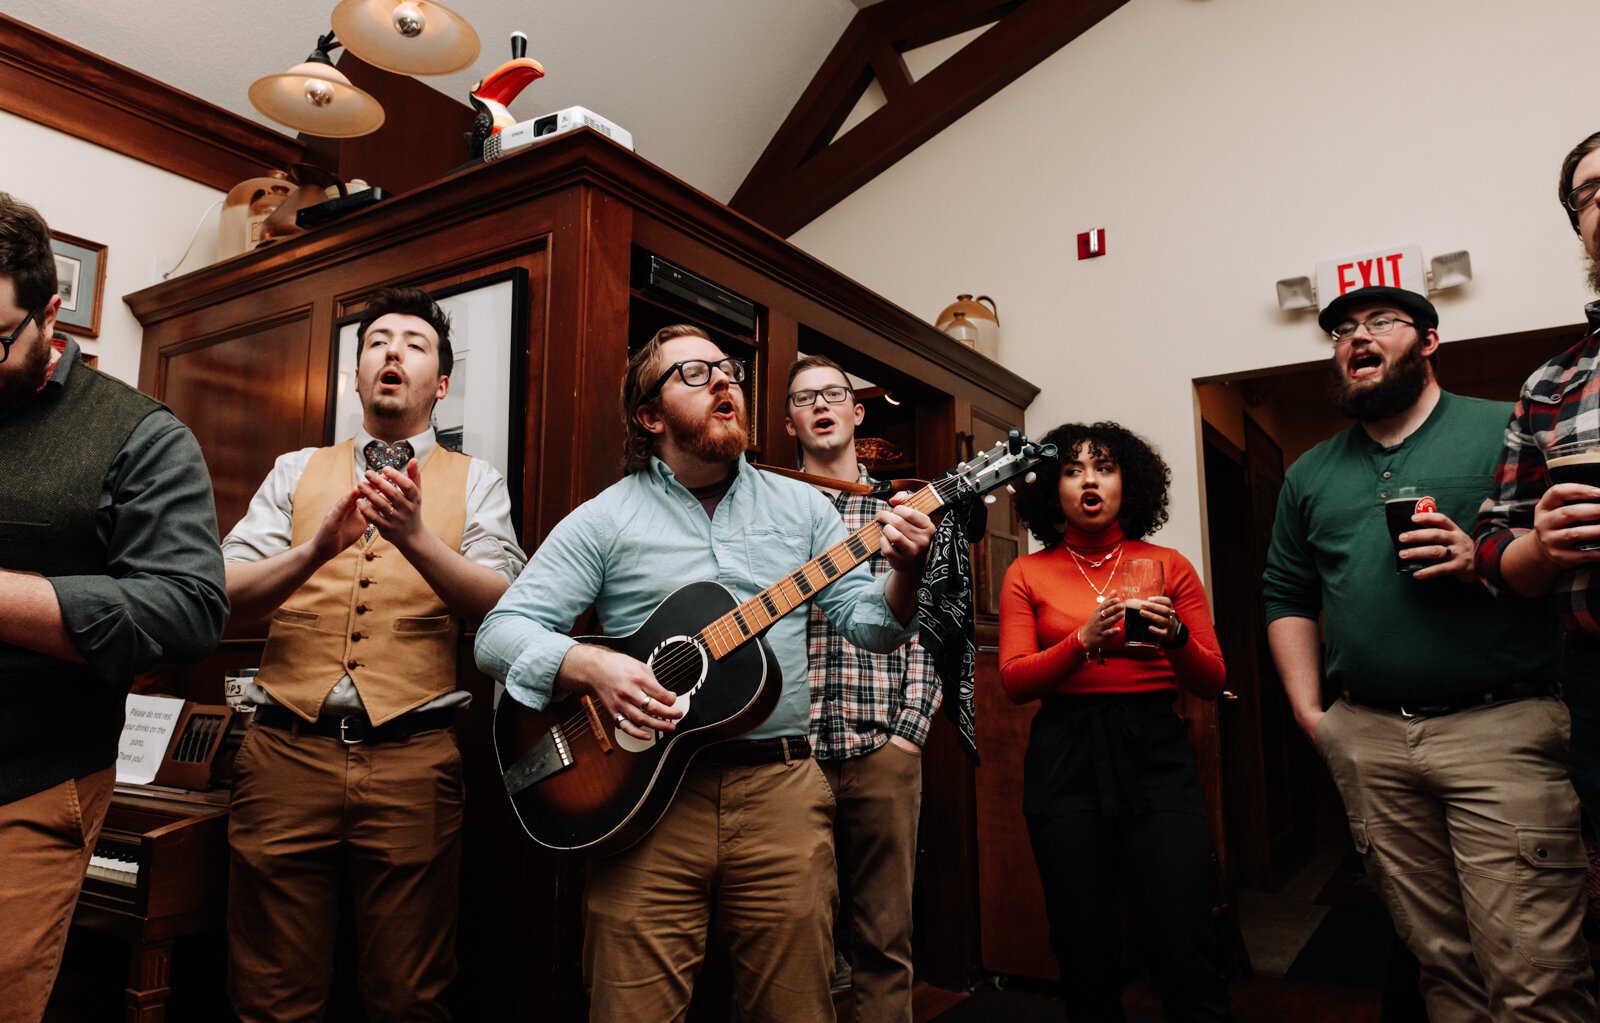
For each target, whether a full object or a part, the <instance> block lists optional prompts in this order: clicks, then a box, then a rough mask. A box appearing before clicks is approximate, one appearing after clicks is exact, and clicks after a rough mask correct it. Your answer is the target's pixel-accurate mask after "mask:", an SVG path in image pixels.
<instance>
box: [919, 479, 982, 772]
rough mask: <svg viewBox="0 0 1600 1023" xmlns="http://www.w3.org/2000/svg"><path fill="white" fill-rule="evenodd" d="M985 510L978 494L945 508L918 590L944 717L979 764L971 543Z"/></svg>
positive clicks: (924, 644) (926, 644)
mask: <svg viewBox="0 0 1600 1023" xmlns="http://www.w3.org/2000/svg"><path fill="white" fill-rule="evenodd" d="M988 518H989V516H988V514H987V509H986V508H985V507H984V504H983V501H982V500H980V499H979V497H978V495H977V494H976V493H971V492H967V493H963V494H961V495H960V497H959V498H957V499H956V500H953V501H951V502H950V503H948V504H947V505H946V507H945V513H944V518H943V519H942V520H941V521H940V523H939V527H938V529H937V530H935V532H934V534H933V542H932V543H930V544H929V545H928V567H927V570H926V571H924V572H923V574H922V585H921V586H919V587H917V620H918V622H919V623H920V624H921V626H922V632H921V636H920V637H919V638H920V640H921V642H922V648H923V649H924V650H926V651H927V652H928V656H929V657H931V658H932V659H933V666H934V669H935V670H936V671H937V672H938V673H939V680H940V682H942V683H943V684H944V712H945V713H946V714H947V715H949V717H950V720H951V721H952V722H954V723H955V726H956V736H957V738H959V739H960V740H961V748H962V749H964V750H966V753H967V756H969V757H971V758H972V762H973V763H974V764H977V763H978V729H977V718H976V716H975V715H974V713H973V706H972V690H973V681H972V680H973V665H974V662H975V658H976V656H977V647H976V646H975V645H974V643H973V639H972V607H973V589H972V546H971V545H972V543H973V542H974V541H975V540H978V539H980V538H981V537H982V536H983V530H984V525H985V524H986V523H987V521H988Z"/></svg>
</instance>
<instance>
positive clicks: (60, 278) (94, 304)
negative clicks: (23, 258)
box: [50, 231, 106, 337]
mask: <svg viewBox="0 0 1600 1023" xmlns="http://www.w3.org/2000/svg"><path fill="white" fill-rule="evenodd" d="M50 249H51V251H53V252H54V253H55V256H56V293H57V294H59V295H60V296H61V312H60V313H59V314H57V316H56V327H57V329H59V330H64V331H66V332H67V333H69V334H77V335H78V336H80V337H99V336H100V306H101V303H102V301H103V300H104V298H105V291H106V247H105V246H104V245H96V244H95V243H94V242H91V241H85V240H84V239H82V238H76V237H74V236H72V235H70V234H62V233H61V232H60V231H51V232H50Z"/></svg>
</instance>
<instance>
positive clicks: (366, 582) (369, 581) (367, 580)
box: [361, 579, 372, 586]
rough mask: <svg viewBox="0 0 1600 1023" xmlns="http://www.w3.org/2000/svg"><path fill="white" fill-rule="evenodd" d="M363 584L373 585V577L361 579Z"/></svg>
mask: <svg viewBox="0 0 1600 1023" xmlns="http://www.w3.org/2000/svg"><path fill="white" fill-rule="evenodd" d="M361 585H362V586H371V585H372V580H371V579H363V580H361Z"/></svg>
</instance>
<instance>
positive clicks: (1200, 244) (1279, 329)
mask: <svg viewBox="0 0 1600 1023" xmlns="http://www.w3.org/2000/svg"><path fill="white" fill-rule="evenodd" d="M1596 29H1600V9H1597V8H1595V7H1594V5H1593V4H1592V3H1591V2H1589V0H1542V2H1540V3H1533V4H1505V3H1500V2H1494V0H1406V2H1403V3H1396V2H1394V0H1341V2H1339V3H1314V2H1311V0H1131V2H1129V3H1128V4H1127V5H1126V6H1124V7H1123V8H1121V9H1120V10H1118V11H1117V12H1116V13H1114V14H1113V15H1111V16H1110V17H1109V18H1107V19H1106V20H1105V21H1103V22H1102V23H1101V24H1099V25H1097V26H1096V27H1095V28H1094V29H1092V30H1091V31H1089V32H1088V33H1086V34H1085V35H1084V36H1082V37H1080V38H1079V39H1078V40H1076V41H1075V42H1073V43H1072V44H1071V45H1069V46H1067V47H1066V48H1064V49H1063V50H1061V51H1060V52H1058V53H1057V54H1055V55H1054V56H1053V57H1052V58H1051V59H1049V60H1048V61H1046V62H1045V63H1043V64H1041V65H1040V66H1039V67H1037V68H1035V69H1034V70H1033V71H1031V72H1029V73H1028V74H1027V75H1025V76H1023V77H1022V78H1021V79H1019V80H1018V81H1017V82H1015V83H1013V84H1012V85H1011V86H1010V87H1008V88H1007V89H1006V90H1004V91H1003V92H1001V93H1000V94H999V95H997V96H995V97H994V98H992V99H990V100H989V101H988V102H987V103H985V104H984V105H983V106H981V107H979V108H978V109H977V110H975V111H974V112H973V113H971V114H969V115H968V116H967V117H965V118H963V119H962V120H961V121H960V122H958V123H957V124H955V125H953V126H952V127H951V128H949V129H947V130H946V131H945V132H943V133H942V134H941V135H940V136H939V137H938V138H936V139H934V140H932V141H931V142H929V143H927V144H926V145H924V146H922V147H921V148H920V149H918V150H917V151H916V152H914V153H912V154H911V155H910V156H909V157H907V158H906V159H904V160H902V161H901V162H900V163H899V164H897V165H896V166H895V167H893V168H891V169H890V170H889V171H888V172H887V173H885V174H883V175H881V176H880V177H878V178H877V179H876V180H874V181H872V182H871V183H869V184H868V185H867V186H866V187H865V188H863V189H861V190H860V191H859V192H857V193H856V194H854V195H853V196H851V197H850V198H849V199H847V200H846V201H845V202H843V203H841V204H840V205H838V206H837V207H835V208H834V209H832V210H831V211H829V212H828V213H826V214H825V215H823V216H822V217H821V218H820V219H818V220H817V221H816V222H814V223H813V224H811V225H809V226H808V227H806V228H805V229H804V230H802V231H801V232H800V233H799V234H797V235H796V236H795V237H794V239H793V241H794V242H795V243H796V244H798V245H800V246H801V247H802V248H805V249H807V250H808V251H810V252H812V253H814V254H815V255H817V256H818V257H819V258H821V259H823V260H824V261H826V262H828V263H830V264H832V265H833V266H835V267H837V268H838V269H840V270H841V271H842V272H844V273H845V274H848V275H850V276H852V277H855V278H856V279H858V280H860V281H861V282H862V283H863V284H865V285H866V286H868V287H870V288H872V289H874V290H876V291H878V292H880V293H882V294H884V295H885V296H887V297H889V298H890V299H891V300H893V301H895V302H898V303H899V304H901V305H903V306H905V307H906V308H908V309H911V310H913V311H915V312H917V313H919V314H921V315H923V316H926V317H928V318H929V319H932V318H933V317H934V316H935V315H937V313H938V312H939V310H940V309H941V308H943V306H944V305H946V304H947V303H948V302H950V301H952V300H953V299H954V297H955V295H956V293H957V292H958V291H969V292H973V293H983V294H988V295H992V296H994V297H995V298H996V299H997V300H998V302H999V307H1000V319H1001V325H1002V338H1001V348H1000V359H1001V361H1002V362H1004V363H1005V364H1006V365H1007V366H1008V367H1010V368H1011V369H1013V370H1015V371H1016V372H1018V373H1021V374H1022V375H1023V376H1025V377H1027V378H1029V379H1031V380H1033V381H1034V382H1035V383H1037V384H1039V385H1040V386H1041V387H1042V388H1043V391H1042V393H1041V394H1040V396H1039V398H1038V399H1037V400H1036V401H1035V402H1034V404H1033V406H1032V407H1031V408H1030V409H1029V410H1028V422H1029V425H1030V427H1031V429H1032V431H1033V432H1034V433H1041V432H1043V431H1044V430H1045V429H1047V428H1049V427H1051V426H1054V425H1055V424H1057V423H1059V422H1062V421H1064V420H1068V419H1077V420H1093V419H1097V418H1113V419H1118V420H1121V421H1122V422H1124V423H1125V424H1126V425H1128V426H1129V427H1131V428H1133V429H1135V430H1137V431H1138V432H1140V433H1143V434H1145V435H1146V436H1148V437H1150V438H1151V439H1152V440H1153V441H1155V442H1156V444H1157V445H1158V446H1159V447H1160V448H1161V449H1162V451H1163V453H1164V455H1165V456H1166V458H1167V460H1168V461H1169V462H1170V463H1171V465H1172V468H1173V500H1172V520H1171V522H1170V524H1169V525H1168V526H1167V528H1166V529H1165V530H1164V531H1163V532H1162V535H1161V541H1162V542H1163V543H1167V544H1170V545H1172V546H1175V547H1178V548H1179V549H1181V550H1183V551H1185V552H1187V553H1188V554H1189V555H1190V556H1191V557H1193V558H1198V557H1199V555H1200V553H1201V537H1202V534H1203V531H1202V528H1201V527H1202V522H1201V511H1200V481H1199V468H1198V448H1199V442H1198V436H1197V431H1198V426H1197V413H1196V409H1195V402H1194V397H1193V387H1192V385H1191V380H1193V379H1194V378H1196V377H1203V376H1209V375H1215V374H1220V373H1228V372H1234V371H1241V370H1248V369H1256V368H1263V367H1268V366H1276V365H1282V364H1286V363H1299V362H1306V361H1310V360H1315V359H1321V358H1324V357H1326V355H1327V349H1326V347H1325V346H1324V345H1323V344H1322V339H1321V335H1319V334H1318V333H1317V329H1316V325H1315V322H1314V318H1313V317H1310V316H1307V315H1304V314H1301V315H1299V316H1294V317H1291V316H1287V315H1285V314H1283V313H1280V312H1279V311H1278V309H1277V305H1276V300H1275V294H1274V289H1273V284H1274V282H1275V281H1276V280H1278V279H1279V278H1282V277H1293V276H1299V275H1302V274H1306V275H1309V274H1312V272H1313V269H1314V265H1315V264H1316V263H1317V262H1318V261H1319V260H1323V259H1330V258H1333V257H1336V256H1343V255H1348V254H1353V253H1359V252H1366V251H1370V250H1373V249H1378V248H1383V247H1386V246H1391V245H1399V244H1404V243H1415V244H1419V245H1421V246H1422V248H1423V252H1424V254H1425V255H1426V256H1429V257H1432V256H1434V255H1437V254H1439V253H1441V252H1447V251H1451V250H1454V249H1461V248H1465V249H1469V250H1471V253H1472V263H1473V269H1474V272H1475V275H1476V279H1475V280H1474V281H1473V282H1472V283H1471V284H1469V285H1467V286H1466V287H1464V288H1461V289H1458V290H1457V291H1454V292H1442V293H1440V294H1438V295H1436V296H1435V301H1436V303H1437V305H1438V307H1439V311H1440V315H1441V317H1442V319H1443V323H1442V326H1441V333H1442V335H1443V336H1444V337H1445V339H1446V340H1450V339H1463V338H1472V337H1483V336H1488V335H1494V334H1500V333H1504V332H1508V331H1517V330H1527V329H1532V328H1538V327H1548V326H1554V325H1558V324H1564V323H1576V322H1579V321H1580V320H1581V318H1582V317H1581V305H1582V303H1583V302H1584V301H1585V300H1586V299H1587V298H1588V297H1590V296H1588V295H1587V293H1586V289H1585V287H1584V285H1583V274H1582V260H1581V251H1580V247H1579V245H1578V243H1577V240H1576V238H1575V236H1574V235H1573V234H1572V231H1571V229H1570V227H1569V226H1568V224H1567V220H1566V218H1565V216H1564V215H1563V212H1562V210H1561V208H1560V207H1559V206H1558V205H1557V201H1556V198H1555V189H1556V178H1557V171H1558V169H1559V165H1560V161H1561V157H1562V156H1563V155H1564V154H1565V153H1566V151H1567V150H1568V149H1569V148H1570V147H1571V146H1572V144H1573V143H1575V142H1577V141H1578V140H1579V139H1580V138H1582V137H1584V136H1585V135H1587V134H1588V133H1590V132H1591V131H1595V130H1597V129H1600V103H1597V102H1596V101H1595V98H1594V97H1595V81H1594V74H1593V72H1592V70H1590V69H1592V68H1593V67H1594V56H1593V54H1594V49H1595V30H1596ZM1095 227H1104V228H1106V229H1107V232H1108V235H1107V246H1106V248H1107V253H1108V254H1107V255H1106V256H1104V257H1101V258H1099V259H1093V260H1088V261H1084V262H1079V261H1078V260H1077V251H1076V242H1075V235H1076V234H1077V232H1079V231H1083V230H1087V229H1089V228H1095ZM1446 357H1447V358H1448V351H1447V352H1446ZM1529 368H1530V369H1532V367H1531V366H1530V367H1529Z"/></svg>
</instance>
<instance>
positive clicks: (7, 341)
mask: <svg viewBox="0 0 1600 1023" xmlns="http://www.w3.org/2000/svg"><path fill="white" fill-rule="evenodd" d="M38 315H39V311H38V310H37V309H35V310H34V311H33V312H31V313H29V314H28V315H26V316H24V317H23V318H22V322H21V323H19V324H17V329H16V330H13V331H12V332H11V336H10V337H0V362H5V361H6V360H7V359H9V358H11V346H12V345H14V344H16V343H17V338H19V337H21V336H22V332H23V331H25V330H27V329H28V324H30V323H32V322H33V321H34V320H35V319H36V318H37V317H38Z"/></svg>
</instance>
